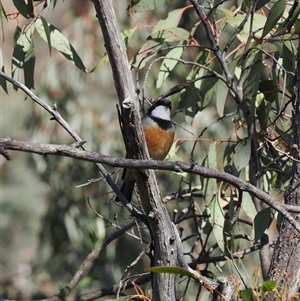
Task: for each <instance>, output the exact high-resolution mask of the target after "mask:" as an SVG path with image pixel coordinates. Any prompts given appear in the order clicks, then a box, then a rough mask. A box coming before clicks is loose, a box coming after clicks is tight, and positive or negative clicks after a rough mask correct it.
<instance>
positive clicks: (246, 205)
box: [241, 192, 257, 221]
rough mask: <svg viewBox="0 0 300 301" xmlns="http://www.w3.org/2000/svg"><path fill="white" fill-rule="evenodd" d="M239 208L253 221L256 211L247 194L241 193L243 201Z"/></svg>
mask: <svg viewBox="0 0 300 301" xmlns="http://www.w3.org/2000/svg"><path fill="white" fill-rule="evenodd" d="M241 207H242V209H243V210H244V212H245V213H246V214H247V216H248V217H249V218H250V220H251V221H254V219H255V217H256V214H257V211H256V208H255V206H254V204H253V201H252V198H251V196H250V195H249V193H247V192H244V193H243V200H242V206H241Z"/></svg>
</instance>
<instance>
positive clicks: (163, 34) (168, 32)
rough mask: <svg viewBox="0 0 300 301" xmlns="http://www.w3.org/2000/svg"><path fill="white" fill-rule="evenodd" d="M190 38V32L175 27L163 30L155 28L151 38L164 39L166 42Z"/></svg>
mask: <svg viewBox="0 0 300 301" xmlns="http://www.w3.org/2000/svg"><path fill="white" fill-rule="evenodd" d="M189 38H190V32H189V31H187V30H185V29H183V28H181V27H173V28H167V29H162V30H157V29H155V30H153V32H152V33H151V39H152V40H155V41H164V42H169V43H171V42H177V41H186V40H189Z"/></svg>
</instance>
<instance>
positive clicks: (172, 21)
mask: <svg viewBox="0 0 300 301" xmlns="http://www.w3.org/2000/svg"><path fill="white" fill-rule="evenodd" d="M185 10H186V7H183V8H179V9H175V10H172V11H171V12H169V13H168V16H167V18H166V19H164V20H159V21H158V22H157V24H156V26H155V29H154V30H153V31H154V32H155V31H159V30H161V29H167V28H172V27H177V26H178V24H179V21H180V19H181V17H182V14H183V12H184V11H185Z"/></svg>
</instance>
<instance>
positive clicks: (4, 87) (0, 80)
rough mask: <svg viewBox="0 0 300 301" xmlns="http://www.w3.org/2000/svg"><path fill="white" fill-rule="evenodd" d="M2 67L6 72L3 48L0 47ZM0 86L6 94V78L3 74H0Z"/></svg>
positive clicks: (0, 63)
mask: <svg viewBox="0 0 300 301" xmlns="http://www.w3.org/2000/svg"><path fill="white" fill-rule="evenodd" d="M0 69H1V71H2V72H4V73H5V69H4V61H3V57H2V50H1V49H0ZM0 86H1V87H2V89H3V90H4V91H5V92H6V94H8V91H7V84H6V80H5V79H4V78H3V77H2V76H0Z"/></svg>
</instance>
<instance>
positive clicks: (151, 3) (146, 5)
mask: <svg viewBox="0 0 300 301" xmlns="http://www.w3.org/2000/svg"><path fill="white" fill-rule="evenodd" d="M164 4H165V0H140V1H138V3H137V4H136V6H134V10H133V11H134V12H136V13H140V12H143V11H147V10H153V9H156V8H159V7H161V6H163V5H164Z"/></svg>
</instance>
